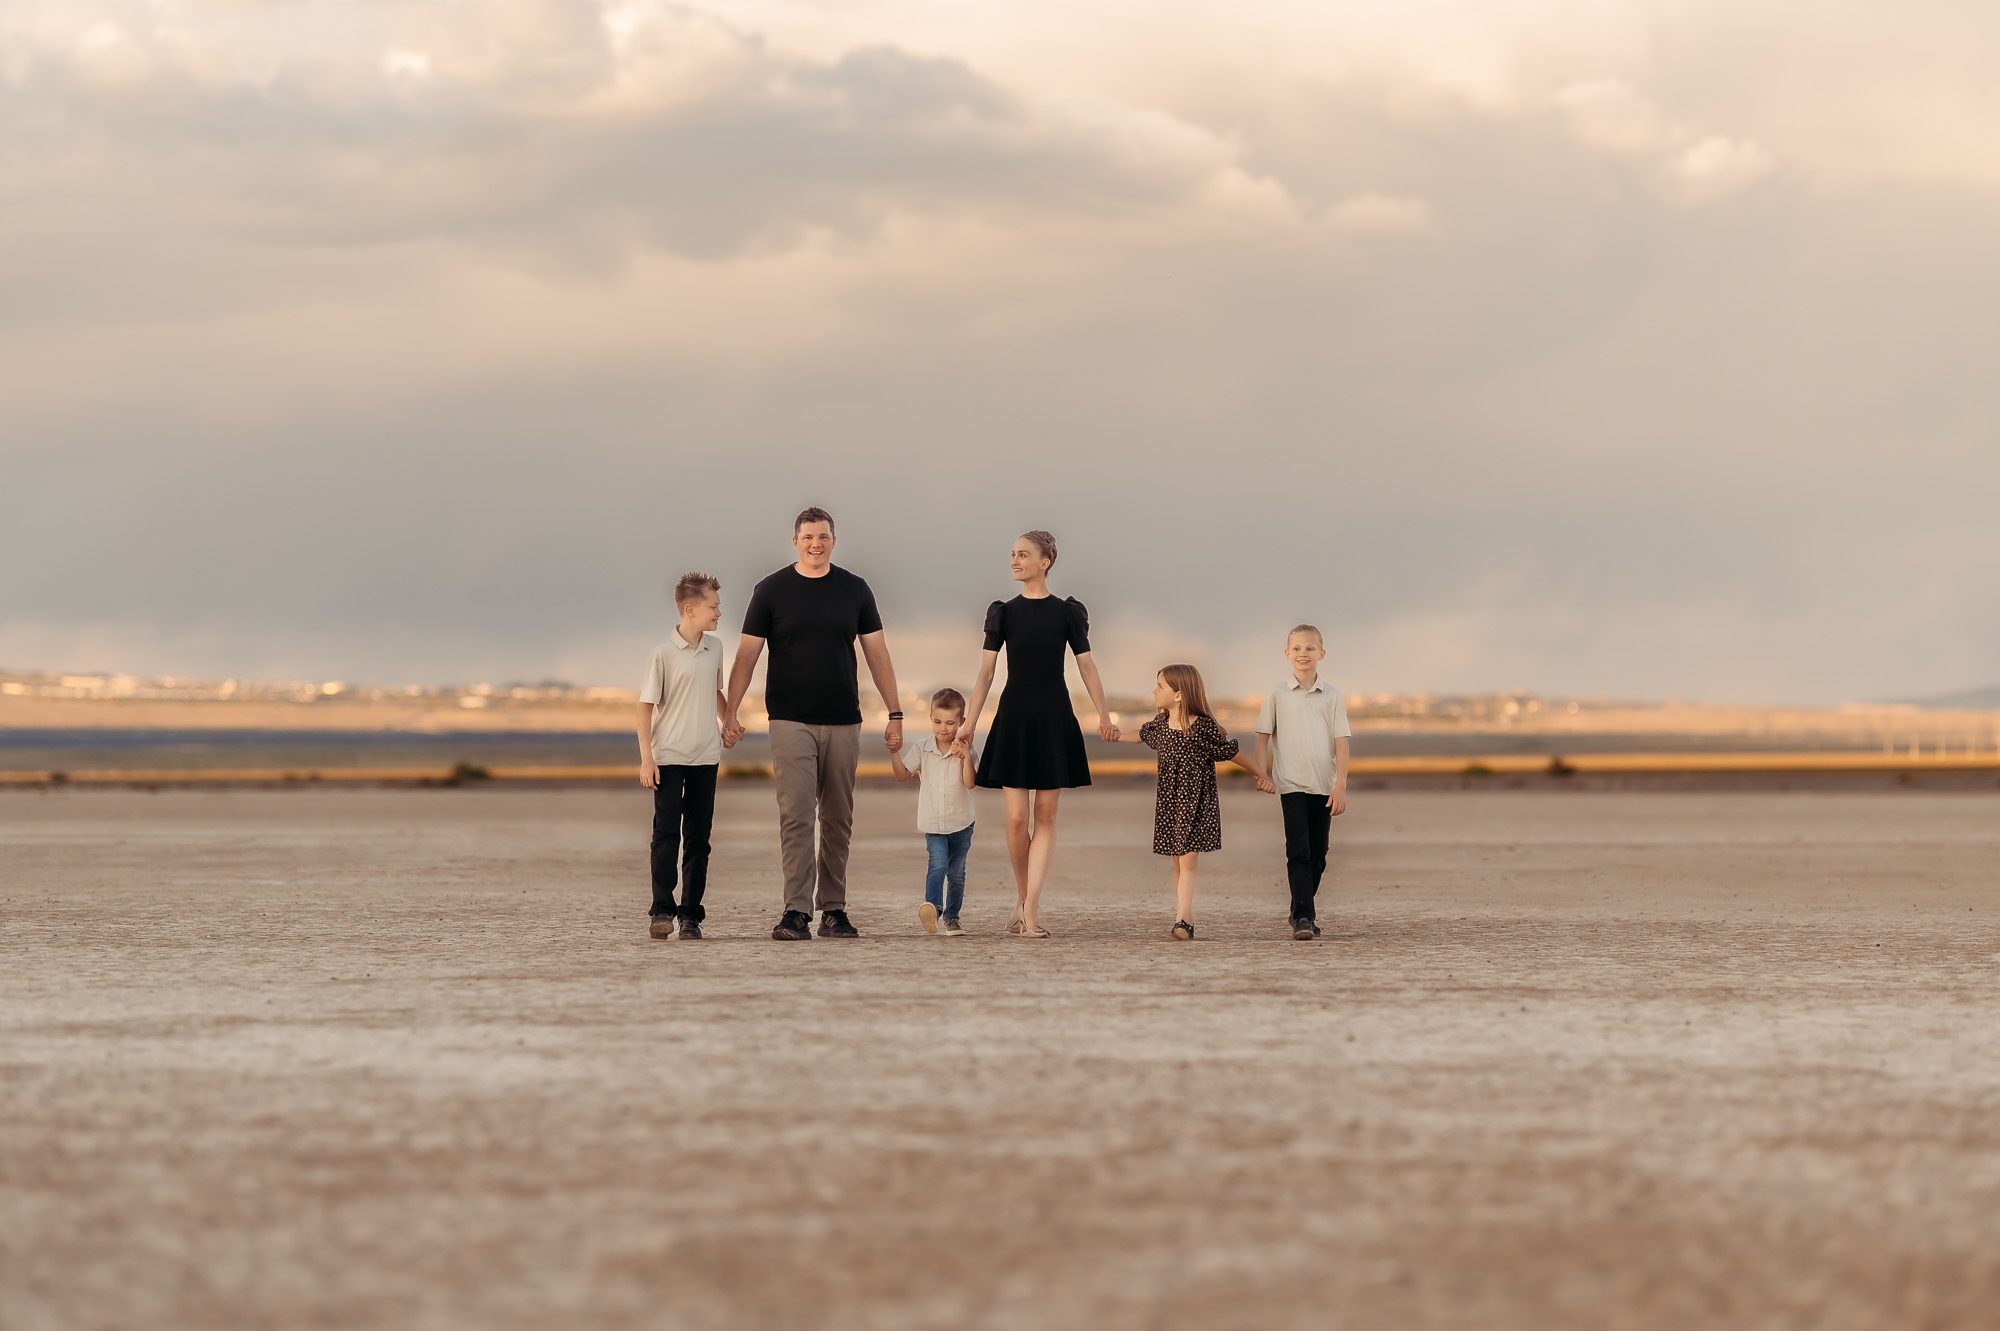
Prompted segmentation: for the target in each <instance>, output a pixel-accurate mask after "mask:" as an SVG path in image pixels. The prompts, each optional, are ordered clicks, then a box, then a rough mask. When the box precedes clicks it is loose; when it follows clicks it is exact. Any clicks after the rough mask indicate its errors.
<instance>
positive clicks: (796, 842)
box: [728, 508, 903, 938]
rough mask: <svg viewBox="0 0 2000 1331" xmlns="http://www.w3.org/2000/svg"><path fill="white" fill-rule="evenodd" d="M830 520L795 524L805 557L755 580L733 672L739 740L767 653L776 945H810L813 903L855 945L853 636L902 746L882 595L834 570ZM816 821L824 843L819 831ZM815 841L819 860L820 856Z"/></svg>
mask: <svg viewBox="0 0 2000 1331" xmlns="http://www.w3.org/2000/svg"><path fill="white" fill-rule="evenodd" d="M833 541H834V536H833V518H832V516H831V515H829V514H828V513H827V512H826V510H824V509H819V508H809V509H807V510H806V511H805V512H803V513H801V514H799V516H798V517H797V518H796V519H794V520H793V522H792V548H793V549H794V550H796V551H798V556H799V557H798V561H797V562H796V563H794V564H792V565H791V566H790V567H788V568H781V569H779V570H778V571H777V572H776V573H773V574H772V575H771V576H770V577H768V578H766V579H764V580H763V581H762V582H760V583H758V584H757V587H756V590H754V591H752V592H751V593H750V608H749V609H748V610H747V611H745V612H744V615H743V636H742V639H741V641H740V642H739V644H738V645H737V648H736V664H735V666H734V667H733V668H732V669H731V670H730V672H729V700H728V701H729V728H730V731H731V732H733V733H734V734H735V735H737V736H740V735H741V734H742V733H743V725H742V722H741V721H739V720H738V719H737V715H736V713H737V708H739V707H740V706H741V705H742V703H743V695H744V693H745V692H746V691H747V690H748V689H749V687H750V676H751V674H752V673H753V672H754V671H755V670H756V668H757V657H758V656H759V655H760V654H761V653H762V652H763V650H764V644H765V643H767V642H768V643H770V645H771V666H770V669H769V671H768V672H767V673H766V675H765V679H764V710H765V711H766V712H768V713H769V714H770V717H771V767H772V771H773V773H774V775H775V776H776V777H777V787H778V850H779V854H780V856H781V858H782V859H783V862H784V868H785V914H784V917H783V918H782V919H780V920H779V921H778V925H777V927H776V928H775V929H773V930H771V937H773V938H810V937H811V936H812V911H813V908H814V906H815V904H817V906H818V908H819V910H820V912H821V914H820V924H819V936H820V937H821V938H859V937H860V936H861V933H860V931H859V930H858V929H856V928H855V927H854V925H853V924H852V923H851V922H850V921H849V920H848V918H847V847H848V842H849V840H850V839H851V837H852V835H853V832H854V767H855V764H856V762H858V761H859V760H860V757H861V691H860V685H859V680H858V678H857V672H856V670H855V666H854V640H855V639H856V638H859V639H860V640H861V654H862V655H863V656H864V657H866V658H867V659H868V673H869V675H870V676H872V677H873V678H874V681H875V687H876V689H877V690H878V691H879V692H880V693H881V695H882V701H883V702H884V703H885V704H886V705H887V706H888V708H889V728H888V730H887V732H886V733H885V734H884V736H883V739H884V742H885V743H886V744H887V745H888V747H889V751H890V752H891V753H894V752H896V751H897V750H898V749H900V748H902V747H903V714H902V712H900V711H898V710H897V709H896V669H895V667H894V666H893V665H891V664H890V662H889V647H888V644H887V643H886V642H885V641H884V640H883V637H882V617H881V615H879V614H878V613H876V610H875V593H873V592H871V591H869V590H868V584H867V583H865V582H863V581H862V580H861V579H860V578H857V577H856V576H854V574H852V573H849V572H848V571H847V570H846V569H844V568H835V567H834V565H833V562H832V561H833ZM815 825H817V831H818V836H817V838H815V836H814V831H815ZM815 842H817V856H815V853H814V852H815Z"/></svg>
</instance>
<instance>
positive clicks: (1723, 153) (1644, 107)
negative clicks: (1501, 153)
mask: <svg viewBox="0 0 2000 1331" xmlns="http://www.w3.org/2000/svg"><path fill="white" fill-rule="evenodd" d="M1555 105H1556V106H1557V107H1558V108H1559V109H1560V110H1561V111H1562V112H1563V113H1564V114H1565V115H1566V116H1567V117H1568V119H1569V123H1570V125H1571V128H1572V129H1573V130H1574V131H1575V133H1576V135H1577V137H1578V138H1579V139H1581V140H1582V141H1583V142H1585V143H1588V144H1590V145H1592V146H1593V147H1598V148H1602V149H1604V150H1606V151H1608V152H1613V153H1618V154H1622V155H1625V156H1630V157H1636V158H1644V159H1647V160H1648V161H1650V162H1651V163H1652V164H1653V165H1654V166H1655V167H1656V168H1657V170H1658V171H1659V173H1660V175H1661V178H1662V179H1663V180H1664V181H1666V182H1668V183H1670V184H1672V185H1674V186H1676V187H1678V188H1679V189H1680V191H1681V193H1682V194H1683V195H1684V196H1685V197H1687V198H1690V199H1707V198H1719V197H1721V196H1723V195H1726V194H1731V193H1734V192H1736V191H1737V190H1740V189H1743V188H1745V187H1747V186H1749V185H1752V184H1754V183H1755V182H1756V181H1758V180H1759V179H1761V178H1762V177H1764V176H1765V175H1767V174H1768V173H1769V172H1770V171H1771V169H1772V167H1773V166H1774V165H1775V163H1774V161H1773V159H1772V156H1771V154H1770V152H1768V151H1767V150H1766V149H1765V148H1763V147H1762V146H1760V145H1759V144H1757V143H1754V142H1751V141H1749V140H1747V139H1733V138H1729V137H1727V136H1726V135H1722V134H1715V133H1704V132H1702V131H1700V130H1697V129H1694V128H1692V127H1690V126H1688V125H1686V124H1683V123H1681V122H1679V121H1677V120H1675V119H1674V118H1672V117H1670V116H1668V115H1667V114H1666V113H1665V112H1663V111H1662V110H1661V109H1660V108H1659V107H1658V106H1656V105H1654V103H1653V102H1652V101H1651V100H1650V99H1649V98H1647V97H1645V96H1644V95H1642V94H1641V93H1640V92H1639V91H1638V90H1637V89H1636V88H1634V87H1632V86H1631V85H1630V84H1628V83H1625V82H1624V81H1622V80H1620V79H1589V80H1585V81H1582V82H1578V83H1572V84H1569V85H1567V86H1565V87H1563V88H1562V89H1560V90H1559V91H1558V92H1557V93H1556V95H1555Z"/></svg>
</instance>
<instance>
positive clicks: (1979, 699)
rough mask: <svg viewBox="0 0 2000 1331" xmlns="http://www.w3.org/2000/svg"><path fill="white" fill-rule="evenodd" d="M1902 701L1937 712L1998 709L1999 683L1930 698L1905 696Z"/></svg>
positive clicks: (1999, 697)
mask: <svg viewBox="0 0 2000 1331" xmlns="http://www.w3.org/2000/svg"><path fill="white" fill-rule="evenodd" d="M1904 701H1905V702H1907V703H1909V704H1910V705H1911V706H1913V707H1922V708H1926V709H1928V710H1930V711H1937V712H1979V711H1986V710H1989V709H1993V710H2000V684H1995V685H1992V686H1990V687H1988V688H1983V689H1967V690H1965V691H1964V692H1963V693H1940V694H1937V695H1936V696H1934V697H1930V698H1907V699H1904Z"/></svg>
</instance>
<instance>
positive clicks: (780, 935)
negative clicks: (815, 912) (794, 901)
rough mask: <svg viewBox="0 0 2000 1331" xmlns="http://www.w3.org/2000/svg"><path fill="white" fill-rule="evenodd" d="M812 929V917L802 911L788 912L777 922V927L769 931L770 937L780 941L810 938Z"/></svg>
mask: <svg viewBox="0 0 2000 1331" xmlns="http://www.w3.org/2000/svg"><path fill="white" fill-rule="evenodd" d="M812 929H813V921H812V916H810V915H808V914H806V913H805V912H804V911H802V910H788V911H786V912H785V914H784V916H783V918H781V919H780V920H779V921H778V927H777V928H775V929H773V930H771V937H773V938H776V939H781V940H782V939H795V938H811V937H812Z"/></svg>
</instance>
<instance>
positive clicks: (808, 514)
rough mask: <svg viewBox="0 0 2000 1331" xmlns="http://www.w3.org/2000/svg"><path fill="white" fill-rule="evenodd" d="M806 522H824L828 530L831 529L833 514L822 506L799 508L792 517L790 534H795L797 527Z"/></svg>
mask: <svg viewBox="0 0 2000 1331" xmlns="http://www.w3.org/2000/svg"><path fill="white" fill-rule="evenodd" d="M808 522H824V523H825V524H826V529H827V530H828V531H829V532H831V531H832V530H833V514H831V513H829V512H827V511H826V510H825V509H823V508H816V507H815V508H808V509H803V510H801V511H800V513H799V515H798V516H797V517H795V518H793V519H792V535H794V536H797V535H798V534H799V528H801V527H803V526H805V525H806V524H807V523H808Z"/></svg>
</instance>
